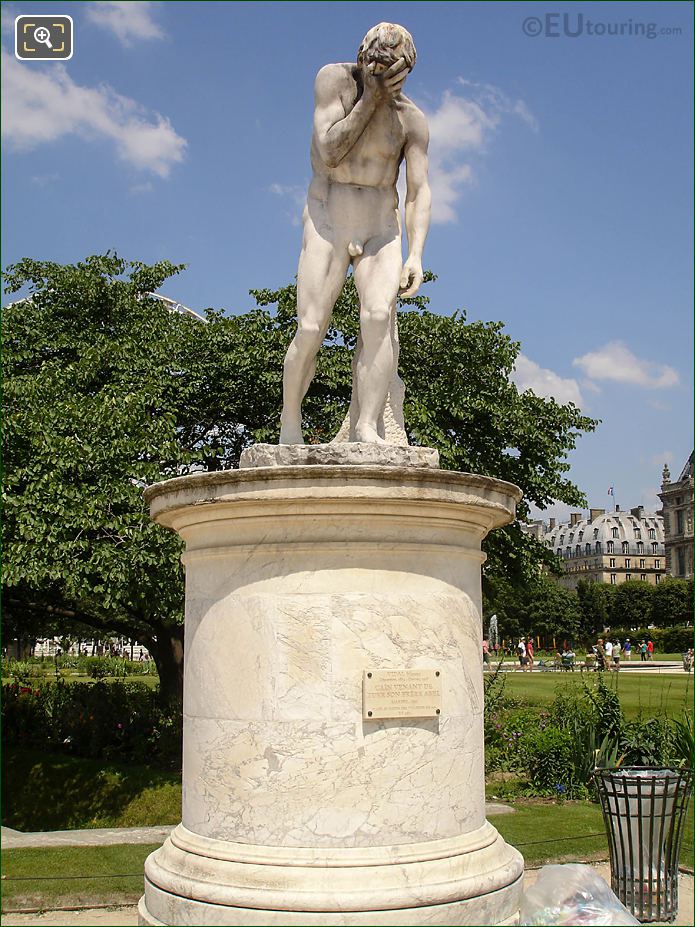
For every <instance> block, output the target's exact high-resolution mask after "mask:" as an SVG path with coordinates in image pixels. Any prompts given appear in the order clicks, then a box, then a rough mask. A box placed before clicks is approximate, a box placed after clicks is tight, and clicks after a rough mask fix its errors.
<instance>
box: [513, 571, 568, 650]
mask: <svg viewBox="0 0 695 927" xmlns="http://www.w3.org/2000/svg"><path fill="white" fill-rule="evenodd" d="M525 608H526V630H527V631H529V632H530V633H532V634H534V635H540V636H541V637H545V638H549V637H555V638H556V640H557V642H558V644H559V643H560V641H561V640H564V639H565V638H566V639H567V640H568V641H571V642H573V643H576V642H577V640H578V639H579V636H580V634H581V632H582V611H581V608H580V606H579V599H578V598H577V594H576V592H574V590H572V589H565V588H564V587H563V586H560V585H559V584H558V583H557V582H555V580H553V579H551V578H550V577H548V576H540V577H539V578H538V579H537V581H536V582H535V583H533V584H531V585H530V586H529V589H528V594H527V597H526V603H525Z"/></svg>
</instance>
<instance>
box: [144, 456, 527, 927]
mask: <svg viewBox="0 0 695 927" xmlns="http://www.w3.org/2000/svg"><path fill="white" fill-rule="evenodd" d="M519 497H520V492H519V490H518V489H517V488H516V487H515V486H512V485H511V484H509V483H503V482H500V481H498V480H493V479H488V478H486V477H481V476H474V475H471V474H465V473H454V472H450V471H444V470H435V469H426V468H412V467H404V468H399V467H385V466H384V467H371V466H303V467H300V466H284V467H282V466H281V467H269V468H256V469H246V470H235V471H226V472H221V473H212V474H194V475H191V476H188V477H181V478H178V479H174V480H169V481H167V482H165V483H160V484H158V485H156V486H153V487H151V488H150V489H149V490H148V491H147V498H148V500H149V502H150V504H151V513H152V517H153V518H154V519H156V521H158V522H159V523H161V524H163V525H166V526H168V527H171V528H173V529H174V530H175V531H177V532H178V533H179V534H180V535H181V537H183V538H184V539H185V541H186V552H185V554H184V562H185V565H186V659H185V683H184V715H185V717H184V768H183V822H182V824H181V825H180V826H179V827H178V828H176V830H175V831H174V832H173V834H172V835H171V837H170V838H169V839H168V840H167V841H166V843H165V844H164V846H163V847H162V848H161V849H160V850H157V851H156V852H155V853H153V854H152V855H151V856H150V857H149V858H148V860H147V863H146V866H145V876H146V880H145V895H144V897H143V899H142V900H141V902H140V923H141V924H157V925H159V924H167V925H173V924H197V925H212V924H223V925H231V924H257V925H261V924H294V925H307V924H316V925H329V924H364V925H368V924H375V923H379V924H394V925H395V924H461V925H463V924H498V923H512V922H513V921H514V918H515V915H516V911H517V910H518V899H519V894H520V891H521V877H522V872H523V861H522V858H521V856H520V855H519V853H518V852H517V851H516V850H514V849H513V848H511V847H509V846H508V845H507V844H505V842H504V841H503V840H502V838H501V837H500V836H499V835H498V833H497V831H496V830H495V829H494V828H493V827H492V826H491V825H490V824H489V823H487V822H486V821H485V790H484V758H483V679H482V669H481V661H482V656H481V653H482V651H481V637H482V633H481V618H480V567H481V562H482V560H483V555H482V554H481V550H480V542H481V540H482V539H483V538H484V537H485V535H486V534H487V532H488V531H490V530H491V529H492V528H495V527H497V526H499V525H503V524H505V523H507V522H509V521H510V520H511V519H512V518H513V515H514V507H515V503H516V502H517V501H518V499H519ZM433 667H436V668H437V669H438V670H440V671H441V680H442V701H441V714H440V716H439V717H437V718H432V719H417V718H416V719H389V720H382V721H371V720H363V718H362V674H363V671H364V670H365V669H367V668H376V669H411V668H433Z"/></svg>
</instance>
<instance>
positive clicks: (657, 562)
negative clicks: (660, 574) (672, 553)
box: [654, 560, 661, 570]
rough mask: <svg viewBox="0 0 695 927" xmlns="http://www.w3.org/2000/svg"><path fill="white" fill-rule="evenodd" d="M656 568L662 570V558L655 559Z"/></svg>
mask: <svg viewBox="0 0 695 927" xmlns="http://www.w3.org/2000/svg"><path fill="white" fill-rule="evenodd" d="M654 569H655V570H660V569H661V560H655V561H654Z"/></svg>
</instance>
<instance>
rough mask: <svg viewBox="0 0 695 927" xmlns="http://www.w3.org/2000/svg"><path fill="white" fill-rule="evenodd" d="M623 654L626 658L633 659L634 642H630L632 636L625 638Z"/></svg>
mask: <svg viewBox="0 0 695 927" xmlns="http://www.w3.org/2000/svg"><path fill="white" fill-rule="evenodd" d="M623 654H624V656H625V659H626V660H631V659H632V644H631V643H630V638H629V637H627V638H625V643H624V644H623Z"/></svg>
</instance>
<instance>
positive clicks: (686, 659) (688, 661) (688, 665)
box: [683, 647, 693, 673]
mask: <svg viewBox="0 0 695 927" xmlns="http://www.w3.org/2000/svg"><path fill="white" fill-rule="evenodd" d="M692 668H693V648H692V647H691V648H690V650H686V652H685V653H684V654H683V672H684V673H690V672H691V671H692Z"/></svg>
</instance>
